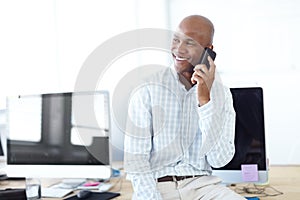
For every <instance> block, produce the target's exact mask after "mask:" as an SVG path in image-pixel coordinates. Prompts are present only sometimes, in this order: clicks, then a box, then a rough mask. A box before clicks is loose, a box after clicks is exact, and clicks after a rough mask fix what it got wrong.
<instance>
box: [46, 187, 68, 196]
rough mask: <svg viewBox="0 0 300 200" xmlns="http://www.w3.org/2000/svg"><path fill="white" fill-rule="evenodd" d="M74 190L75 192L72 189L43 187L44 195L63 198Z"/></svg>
mask: <svg viewBox="0 0 300 200" xmlns="http://www.w3.org/2000/svg"><path fill="white" fill-rule="evenodd" d="M72 192H73V190H72V189H64V188H42V197H53V198H62V197H64V196H66V195H68V194H70V193H72Z"/></svg>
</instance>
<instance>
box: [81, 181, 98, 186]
mask: <svg viewBox="0 0 300 200" xmlns="http://www.w3.org/2000/svg"><path fill="white" fill-rule="evenodd" d="M99 184H100V183H99V182H87V183H85V184H83V186H86V187H89V186H97V185H99Z"/></svg>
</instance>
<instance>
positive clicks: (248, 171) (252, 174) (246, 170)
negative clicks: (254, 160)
mask: <svg viewBox="0 0 300 200" xmlns="http://www.w3.org/2000/svg"><path fill="white" fill-rule="evenodd" d="M241 167H242V179H243V181H245V182H254V181H258V169H257V168H258V167H257V164H247V165H242V166H241Z"/></svg>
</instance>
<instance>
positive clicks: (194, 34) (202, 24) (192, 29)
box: [178, 15, 214, 47]
mask: <svg viewBox="0 0 300 200" xmlns="http://www.w3.org/2000/svg"><path fill="white" fill-rule="evenodd" d="M178 31H179V32H181V33H183V34H185V35H187V36H189V37H191V38H193V39H194V40H196V41H197V42H198V43H199V44H201V45H202V46H204V47H206V46H212V43H213V36H214V25H213V23H212V22H211V21H210V20H209V19H207V18H206V17H203V16H201V15H190V16H188V17H186V18H184V19H183V20H182V21H181V22H180V24H179V26H178Z"/></svg>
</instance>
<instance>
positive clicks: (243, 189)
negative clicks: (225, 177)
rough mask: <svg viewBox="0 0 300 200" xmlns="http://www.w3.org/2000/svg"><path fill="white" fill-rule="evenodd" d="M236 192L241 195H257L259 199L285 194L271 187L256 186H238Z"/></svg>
mask: <svg viewBox="0 0 300 200" xmlns="http://www.w3.org/2000/svg"><path fill="white" fill-rule="evenodd" d="M234 190H235V192H237V193H239V194H243V195H245V194H251V195H256V196H258V197H269V196H279V195H282V194H283V192H281V191H279V190H277V189H275V188H274V187H272V186H270V185H268V186H257V185H255V184H248V185H246V186H236V187H235V189H234Z"/></svg>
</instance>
